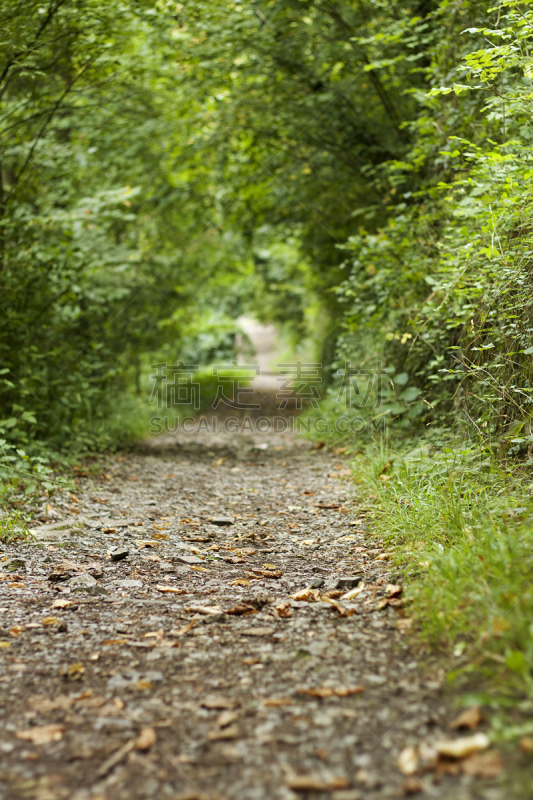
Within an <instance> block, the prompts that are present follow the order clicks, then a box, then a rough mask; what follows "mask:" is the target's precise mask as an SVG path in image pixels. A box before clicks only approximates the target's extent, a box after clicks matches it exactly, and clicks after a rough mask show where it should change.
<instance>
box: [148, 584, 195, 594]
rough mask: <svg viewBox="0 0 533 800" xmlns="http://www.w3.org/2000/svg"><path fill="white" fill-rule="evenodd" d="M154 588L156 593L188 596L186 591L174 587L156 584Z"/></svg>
mask: <svg viewBox="0 0 533 800" xmlns="http://www.w3.org/2000/svg"><path fill="white" fill-rule="evenodd" d="M155 588H156V589H157V591H158V592H164V593H166V594H189V593H188V591H187V590H186V589H178V588H176V587H175V586H163V585H162V584H160V583H158V584H157V586H156V587H155Z"/></svg>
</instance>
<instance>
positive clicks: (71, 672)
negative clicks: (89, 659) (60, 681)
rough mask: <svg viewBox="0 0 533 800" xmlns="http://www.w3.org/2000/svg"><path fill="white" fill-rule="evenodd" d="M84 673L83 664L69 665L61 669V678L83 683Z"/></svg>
mask: <svg viewBox="0 0 533 800" xmlns="http://www.w3.org/2000/svg"><path fill="white" fill-rule="evenodd" d="M84 672H85V667H84V666H83V664H69V666H68V667H61V668H60V670H59V674H60V675H61V677H62V678H65V679H66V680H70V681H81V679H82V678H83V673H84Z"/></svg>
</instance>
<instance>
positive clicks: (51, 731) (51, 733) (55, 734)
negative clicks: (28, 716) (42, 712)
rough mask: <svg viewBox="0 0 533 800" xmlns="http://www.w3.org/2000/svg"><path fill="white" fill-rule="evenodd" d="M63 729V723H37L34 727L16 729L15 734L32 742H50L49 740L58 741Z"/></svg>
mask: <svg viewBox="0 0 533 800" xmlns="http://www.w3.org/2000/svg"><path fill="white" fill-rule="evenodd" d="M64 730H65V726H64V725H37V726H36V727H35V728H28V729H27V730H24V731H16V732H15V736H16V737H17V739H23V740H24V741H25V742H32V744H50V742H60V741H61V739H62V738H63V732H64Z"/></svg>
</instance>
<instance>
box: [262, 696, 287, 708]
mask: <svg viewBox="0 0 533 800" xmlns="http://www.w3.org/2000/svg"><path fill="white" fill-rule="evenodd" d="M263 705H264V706H265V708H278V707H279V706H292V699H291V698H290V697H266V698H265V699H264V700H263Z"/></svg>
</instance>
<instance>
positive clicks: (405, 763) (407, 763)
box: [398, 745, 418, 775]
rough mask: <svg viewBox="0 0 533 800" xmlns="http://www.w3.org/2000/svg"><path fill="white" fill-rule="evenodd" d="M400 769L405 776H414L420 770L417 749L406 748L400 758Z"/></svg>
mask: <svg viewBox="0 0 533 800" xmlns="http://www.w3.org/2000/svg"><path fill="white" fill-rule="evenodd" d="M398 768H399V770H400V772H403V774H404V775H414V773H415V772H416V770H417V769H418V752H417V749H416V747H413V745H409V747H404V749H403V750H402V752H401V753H400V755H399V756H398Z"/></svg>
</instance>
